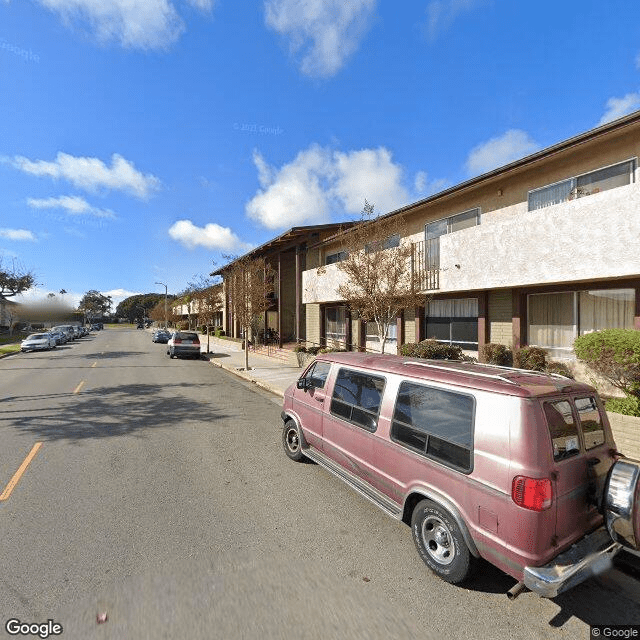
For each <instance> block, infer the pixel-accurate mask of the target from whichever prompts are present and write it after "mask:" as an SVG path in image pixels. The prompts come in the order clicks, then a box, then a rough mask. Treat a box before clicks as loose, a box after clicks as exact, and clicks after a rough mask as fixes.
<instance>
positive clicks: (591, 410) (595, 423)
mask: <svg viewBox="0 0 640 640" xmlns="http://www.w3.org/2000/svg"><path fill="white" fill-rule="evenodd" d="M543 410H544V415H545V418H546V421H547V427H548V429H549V434H550V436H551V446H552V447H553V461H554V466H553V473H552V480H553V492H554V496H555V508H556V542H557V545H558V546H559V547H564V546H567V545H569V544H571V543H572V542H574V541H575V540H577V539H578V538H580V537H582V536H583V535H585V534H586V533H588V532H589V531H591V530H592V529H594V528H596V527H597V526H599V525H600V524H601V522H602V516H601V514H600V511H599V506H600V503H601V500H602V493H603V490H604V483H605V481H606V476H607V473H608V471H609V469H610V467H611V465H612V464H613V462H614V461H613V458H612V456H611V453H610V449H611V447H612V443H608V442H607V437H606V431H605V428H604V421H603V418H602V414H601V408H600V406H599V403H598V400H597V397H596V396H595V394H588V393H587V394H583V395H576V396H574V397H569V396H564V397H562V398H557V399H549V400H544V401H543Z"/></svg>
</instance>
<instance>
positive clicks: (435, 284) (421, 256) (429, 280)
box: [411, 240, 440, 291]
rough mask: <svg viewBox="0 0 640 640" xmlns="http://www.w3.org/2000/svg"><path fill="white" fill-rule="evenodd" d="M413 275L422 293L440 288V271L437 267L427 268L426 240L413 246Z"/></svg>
mask: <svg viewBox="0 0 640 640" xmlns="http://www.w3.org/2000/svg"><path fill="white" fill-rule="evenodd" d="M411 275H412V276H413V277H415V278H416V279H417V282H418V287H419V289H420V291H433V290H436V289H439V288H440V269H438V268H437V267H436V266H435V265H430V266H429V267H427V259H426V256H425V246H424V240H421V241H420V242H414V243H413V244H412V245H411Z"/></svg>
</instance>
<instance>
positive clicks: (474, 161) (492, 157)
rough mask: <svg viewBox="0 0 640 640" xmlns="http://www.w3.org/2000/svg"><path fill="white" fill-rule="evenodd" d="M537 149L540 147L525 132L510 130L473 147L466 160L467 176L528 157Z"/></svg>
mask: <svg viewBox="0 0 640 640" xmlns="http://www.w3.org/2000/svg"><path fill="white" fill-rule="evenodd" d="M539 148H540V145H539V144H538V143H537V142H535V141H534V140H532V139H531V137H530V136H529V134H528V133H526V132H525V131H521V130H520V129H510V130H509V131H507V132H505V133H504V134H502V135H501V136H497V137H495V138H491V139H490V140H488V141H487V142H484V143H482V144H480V145H478V146H477V147H474V148H473V149H472V150H471V153H470V154H469V157H468V158H467V162H466V169H467V172H468V173H469V175H472V176H476V175H480V174H481V173H485V172H487V171H491V170H492V169H496V168H497V167H501V166H503V165H505V164H509V163H510V162H513V161H514V160H518V159H519V158H523V157H525V156H528V155H529V154H531V153H534V152H535V151H537V150H538V149H539Z"/></svg>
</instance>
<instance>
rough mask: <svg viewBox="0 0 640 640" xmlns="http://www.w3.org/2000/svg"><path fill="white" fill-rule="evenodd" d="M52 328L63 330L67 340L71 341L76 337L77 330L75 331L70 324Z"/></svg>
mask: <svg viewBox="0 0 640 640" xmlns="http://www.w3.org/2000/svg"><path fill="white" fill-rule="evenodd" d="M52 330H55V331H61V332H62V333H63V334H64V335H65V338H66V339H65V342H69V341H70V340H73V339H74V336H75V332H74V331H73V329H72V327H71V325H70V324H61V325H58V326H57V327H52Z"/></svg>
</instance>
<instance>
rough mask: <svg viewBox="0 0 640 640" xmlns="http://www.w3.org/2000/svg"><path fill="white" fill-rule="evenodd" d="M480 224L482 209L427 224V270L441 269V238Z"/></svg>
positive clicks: (471, 210) (425, 231) (425, 230)
mask: <svg viewBox="0 0 640 640" xmlns="http://www.w3.org/2000/svg"><path fill="white" fill-rule="evenodd" d="M479 224H480V209H479V208H478V207H476V208H475V209H469V211H463V212H462V213H457V214H456V215H454V216H449V217H448V218H443V219H442V220H436V221H435V222H429V223H428V224H426V225H425V228H424V234H425V248H426V252H425V260H426V268H427V269H429V270H433V269H439V268H440V236H444V235H446V234H447V233H455V232H456V231H461V230H462V229H468V228H469V227H475V226H476V225H479Z"/></svg>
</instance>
